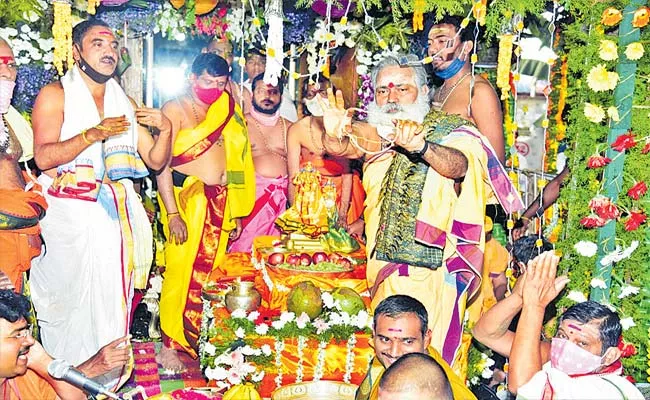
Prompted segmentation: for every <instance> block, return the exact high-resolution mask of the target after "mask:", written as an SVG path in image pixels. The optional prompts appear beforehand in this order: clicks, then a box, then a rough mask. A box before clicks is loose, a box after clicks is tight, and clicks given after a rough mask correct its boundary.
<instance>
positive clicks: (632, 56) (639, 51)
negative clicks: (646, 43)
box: [625, 42, 644, 61]
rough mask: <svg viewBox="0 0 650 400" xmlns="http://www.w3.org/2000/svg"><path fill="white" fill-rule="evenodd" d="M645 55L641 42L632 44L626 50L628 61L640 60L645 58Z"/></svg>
mask: <svg viewBox="0 0 650 400" xmlns="http://www.w3.org/2000/svg"><path fill="white" fill-rule="evenodd" d="M643 53H644V50H643V45H642V44H641V43H639V42H634V43H630V44H628V45H627V47H626V48H625V57H627V59H628V60H633V61H634V60H638V59H639V58H641V57H643Z"/></svg>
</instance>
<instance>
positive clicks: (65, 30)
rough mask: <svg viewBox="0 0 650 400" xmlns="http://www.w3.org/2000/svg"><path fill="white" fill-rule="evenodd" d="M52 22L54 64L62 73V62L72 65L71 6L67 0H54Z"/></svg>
mask: <svg viewBox="0 0 650 400" xmlns="http://www.w3.org/2000/svg"><path fill="white" fill-rule="evenodd" d="M52 5H53V7H54V24H53V25H52V38H53V39H54V62H53V64H54V66H55V67H56V70H57V71H58V72H59V75H63V63H64V62H65V63H66V64H67V66H68V67H70V66H72V64H73V63H74V60H73V58H72V7H71V5H70V2H69V1H67V0H54V1H53V3H52Z"/></svg>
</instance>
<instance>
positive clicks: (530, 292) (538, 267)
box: [522, 250, 569, 308]
mask: <svg viewBox="0 0 650 400" xmlns="http://www.w3.org/2000/svg"><path fill="white" fill-rule="evenodd" d="M559 263H560V257H559V256H556V255H555V252H554V251H553V250H550V251H546V252H544V253H542V254H540V255H538V256H537V257H535V258H534V259H532V260H530V261H529V262H528V267H527V268H526V275H527V276H526V280H525V282H524V283H523V287H522V292H523V299H524V306H529V305H530V306H537V307H540V308H546V306H547V305H548V304H549V303H550V302H551V301H553V299H555V298H556V297H557V295H558V294H560V292H561V291H562V289H564V287H565V286H566V284H567V283H569V278H567V277H566V276H564V275H563V276H558V277H556V276H555V275H556V273H557V266H558V264H559Z"/></svg>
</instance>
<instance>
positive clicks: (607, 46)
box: [598, 40, 618, 61]
mask: <svg viewBox="0 0 650 400" xmlns="http://www.w3.org/2000/svg"><path fill="white" fill-rule="evenodd" d="M598 55H599V56H600V58H601V59H603V60H605V61H613V60H616V59H617V58H618V48H617V47H616V43H614V42H613V41H611V40H601V41H600V50H599V52H598Z"/></svg>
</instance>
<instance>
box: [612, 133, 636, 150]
mask: <svg viewBox="0 0 650 400" xmlns="http://www.w3.org/2000/svg"><path fill="white" fill-rule="evenodd" d="M627 132H628V133H623V134H621V135H618V137H617V138H616V140H615V141H614V143H612V144H611V146H612V149H614V150H616V151H618V152H619V153H620V152H623V151H625V150H627V149H629V148H631V147H634V146H636V140H634V134H633V133H632V131H627Z"/></svg>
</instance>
